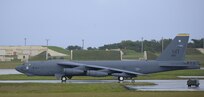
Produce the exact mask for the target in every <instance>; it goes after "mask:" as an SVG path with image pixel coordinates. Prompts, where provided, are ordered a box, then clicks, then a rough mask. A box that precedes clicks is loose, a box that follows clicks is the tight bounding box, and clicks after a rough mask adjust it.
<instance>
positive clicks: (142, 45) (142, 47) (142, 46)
mask: <svg viewBox="0 0 204 97" xmlns="http://www.w3.org/2000/svg"><path fill="white" fill-rule="evenodd" d="M143 49H144V44H143V37H142V43H141V53H143Z"/></svg>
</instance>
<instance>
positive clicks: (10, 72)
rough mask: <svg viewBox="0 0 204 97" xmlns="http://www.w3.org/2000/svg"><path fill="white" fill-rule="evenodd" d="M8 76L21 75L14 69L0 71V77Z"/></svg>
mask: <svg viewBox="0 0 204 97" xmlns="http://www.w3.org/2000/svg"><path fill="white" fill-rule="evenodd" d="M8 74H22V73H20V72H18V71H16V70H15V69H0V75H8Z"/></svg>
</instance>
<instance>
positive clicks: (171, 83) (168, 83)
mask: <svg viewBox="0 0 204 97" xmlns="http://www.w3.org/2000/svg"><path fill="white" fill-rule="evenodd" d="M124 82H131V80H125V81H124ZM135 82H149V83H155V84H156V85H152V86H133V85H127V86H126V87H127V88H128V89H131V90H137V91H204V80H200V86H199V87H190V88H189V87H188V86H187V85H186V82H187V80H135ZM0 83H61V81H60V80H0ZM66 83H67V84H69V83H76V84H87V83H118V81H117V80H68V81H67V82H66Z"/></svg>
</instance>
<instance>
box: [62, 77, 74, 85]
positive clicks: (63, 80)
mask: <svg viewBox="0 0 204 97" xmlns="http://www.w3.org/2000/svg"><path fill="white" fill-rule="evenodd" d="M67 78H68V79H71V78H72V76H68V77H66V76H62V77H61V81H62V83H65V82H66V81H67Z"/></svg>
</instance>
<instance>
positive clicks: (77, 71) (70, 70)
mask: <svg viewBox="0 0 204 97" xmlns="http://www.w3.org/2000/svg"><path fill="white" fill-rule="evenodd" d="M64 73H65V74H66V75H80V74H83V73H84V71H83V70H80V69H73V68H65V69H64Z"/></svg>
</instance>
